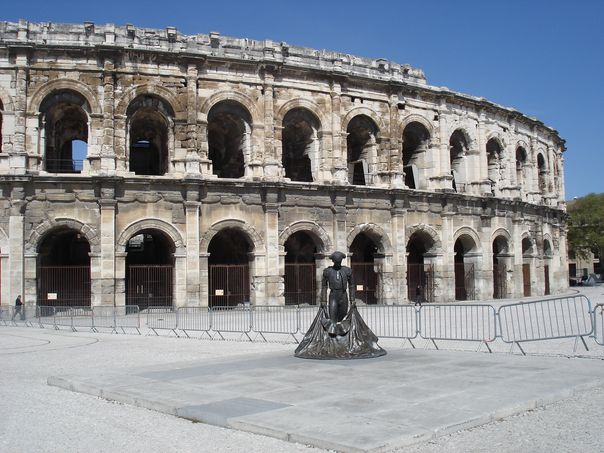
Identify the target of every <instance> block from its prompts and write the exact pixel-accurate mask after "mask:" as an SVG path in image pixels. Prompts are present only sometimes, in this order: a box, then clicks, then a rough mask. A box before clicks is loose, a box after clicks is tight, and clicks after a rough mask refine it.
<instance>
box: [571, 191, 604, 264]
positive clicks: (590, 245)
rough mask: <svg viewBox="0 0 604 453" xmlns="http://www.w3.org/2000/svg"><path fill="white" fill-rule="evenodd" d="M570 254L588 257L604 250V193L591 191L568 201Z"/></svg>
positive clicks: (597, 254) (599, 254) (600, 253)
mask: <svg viewBox="0 0 604 453" xmlns="http://www.w3.org/2000/svg"><path fill="white" fill-rule="evenodd" d="M567 211H568V214H569V219H568V236H567V238H568V248H569V254H570V256H571V257H572V256H576V257H586V255H588V254H589V252H592V253H593V254H594V255H596V256H599V257H602V252H604V193H599V194H596V193H590V194H589V195H586V196H584V197H582V198H577V199H575V200H573V201H571V202H569V203H568V206H567Z"/></svg>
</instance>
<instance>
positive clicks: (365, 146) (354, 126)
mask: <svg viewBox="0 0 604 453" xmlns="http://www.w3.org/2000/svg"><path fill="white" fill-rule="evenodd" d="M346 132H347V133H348V137H347V138H346V147H347V161H348V182H349V183H350V184H354V185H357V186H364V185H366V184H368V183H369V182H370V181H369V177H370V170H369V165H370V161H371V158H372V155H371V149H372V147H373V146H375V145H376V140H377V134H378V128H377V126H376V124H375V123H374V122H373V120H372V119H371V118H369V117H368V116H365V115H357V116H355V117H354V118H353V119H352V120H350V122H349V123H348V127H347V129H346Z"/></svg>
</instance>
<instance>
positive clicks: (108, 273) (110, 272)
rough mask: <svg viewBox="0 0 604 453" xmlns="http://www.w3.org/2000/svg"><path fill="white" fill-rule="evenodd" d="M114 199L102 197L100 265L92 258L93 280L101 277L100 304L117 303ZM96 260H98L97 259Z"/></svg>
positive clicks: (100, 204) (100, 205) (91, 273)
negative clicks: (97, 265)
mask: <svg viewBox="0 0 604 453" xmlns="http://www.w3.org/2000/svg"><path fill="white" fill-rule="evenodd" d="M116 205H117V202H116V201H115V200H113V199H100V200H99V207H100V209H101V244H100V246H101V253H100V259H99V260H98V261H100V262H99V267H100V269H97V267H96V266H95V265H93V262H92V258H91V260H90V275H91V278H92V280H93V281H94V280H96V279H100V300H98V298H97V299H96V301H98V303H99V304H100V305H116V299H115V293H116V291H115V208H116ZM95 261H96V260H95Z"/></svg>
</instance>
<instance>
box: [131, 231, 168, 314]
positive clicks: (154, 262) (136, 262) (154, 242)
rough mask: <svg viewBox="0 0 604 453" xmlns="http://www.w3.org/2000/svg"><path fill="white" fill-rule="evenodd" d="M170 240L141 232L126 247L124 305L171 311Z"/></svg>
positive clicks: (155, 233) (148, 232)
mask: <svg viewBox="0 0 604 453" xmlns="http://www.w3.org/2000/svg"><path fill="white" fill-rule="evenodd" d="M174 252H175V246H174V243H173V242H172V240H171V239H170V238H169V237H168V236H167V235H166V234H165V233H164V232H162V231H160V230H155V229H145V230H142V231H139V232H138V233H136V235H134V236H132V237H131V238H130V239H129V240H128V243H127V244H126V253H127V255H126V305H138V307H139V308H140V309H141V310H143V309H145V308H149V307H171V306H172V302H173V297H174V295H173V293H174Z"/></svg>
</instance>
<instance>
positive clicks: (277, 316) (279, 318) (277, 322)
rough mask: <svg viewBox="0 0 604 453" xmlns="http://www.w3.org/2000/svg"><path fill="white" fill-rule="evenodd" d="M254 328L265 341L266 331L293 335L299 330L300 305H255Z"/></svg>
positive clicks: (253, 312) (253, 313)
mask: <svg viewBox="0 0 604 453" xmlns="http://www.w3.org/2000/svg"><path fill="white" fill-rule="evenodd" d="M252 330H253V331H254V332H257V333H258V334H259V335H260V336H261V337H262V338H263V339H264V340H265V341H266V338H265V337H264V335H263V334H265V333H277V334H286V335H291V336H292V337H293V338H294V339H296V336H295V334H296V332H298V307H297V306H293V305H255V306H254V309H253V311H252Z"/></svg>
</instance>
